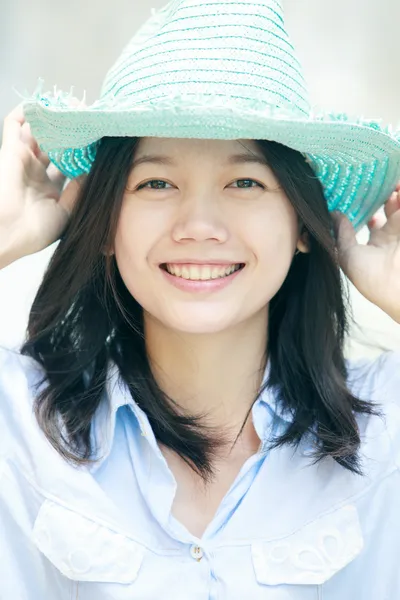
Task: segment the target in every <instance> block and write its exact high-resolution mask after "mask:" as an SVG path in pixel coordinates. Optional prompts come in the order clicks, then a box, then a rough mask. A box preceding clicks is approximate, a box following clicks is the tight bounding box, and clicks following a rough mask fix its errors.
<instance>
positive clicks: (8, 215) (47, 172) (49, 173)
mask: <svg viewBox="0 0 400 600" xmlns="http://www.w3.org/2000/svg"><path fill="white" fill-rule="evenodd" d="M80 179H81V178H78V179H74V180H72V181H70V182H69V183H68V185H67V186H66V188H65V189H64V191H63V186H64V183H65V180H66V178H65V176H64V175H63V174H62V173H61V172H60V171H59V170H58V169H57V168H56V167H55V166H54V165H53V164H50V160H49V158H48V156H47V154H45V153H44V152H42V151H41V150H40V148H39V146H38V144H37V142H36V140H35V139H34V137H33V136H32V134H31V131H30V127H29V124H28V123H26V122H25V118H24V114H23V109H22V105H19V106H17V107H16V108H15V109H14V110H13V111H12V112H11V113H10V114H9V115H8V116H7V117H6V118H5V120H4V129H3V141H2V146H1V148H0V252H1V253H7V254H8V255H9V256H10V257H11V258H10V259H9V260H8V261H7V260H6V263H9V262H12V261H13V260H16V259H18V258H22V257H23V256H26V255H28V254H34V253H35V252H39V251H40V250H43V249H44V248H47V247H48V246H50V244H52V243H53V242H55V241H57V240H58V239H60V237H61V235H62V233H63V231H64V230H65V228H66V226H67V223H68V221H69V217H70V214H71V211H72V209H73V206H74V203H75V200H76V196H77V193H78V191H79V186H80ZM3 262H4V261H3ZM0 266H4V264H3V265H0Z"/></svg>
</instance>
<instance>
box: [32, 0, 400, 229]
mask: <svg viewBox="0 0 400 600" xmlns="http://www.w3.org/2000/svg"><path fill="white" fill-rule="evenodd" d="M24 112H25V117H26V120H27V121H28V122H29V123H30V126H31V130H32V133H33V135H34V136H35V137H36V139H37V141H38V143H39V145H40V147H41V149H42V150H44V151H46V152H48V153H49V156H50V159H51V160H52V162H54V163H55V164H56V165H57V166H58V168H59V169H60V170H61V171H62V172H63V173H65V174H66V175H67V176H68V177H69V178H74V177H77V176H78V175H81V174H83V173H87V172H89V170H90V168H91V166H92V164H93V161H94V158H95V156H96V149H97V147H98V143H99V140H100V139H101V138H102V137H103V136H139V137H148V136H149V137H171V138H206V139H226V140H228V139H260V140H273V141H276V142H279V143H281V144H284V145H286V146H289V147H291V148H293V149H295V150H298V151H300V152H301V153H303V154H304V156H305V157H306V158H307V160H308V162H309V163H310V165H311V166H312V168H313V170H314V172H315V174H316V175H317V177H318V178H319V180H320V181H321V183H322V185H323V188H324V192H325V197H326V200H327V203H328V208H329V210H340V211H341V212H343V213H344V214H346V215H347V216H348V218H349V219H350V220H351V221H352V223H353V226H354V227H355V229H356V230H358V229H360V228H361V227H362V226H363V225H364V224H365V223H366V222H367V221H368V220H369V219H370V218H371V216H372V215H373V214H374V213H375V212H376V210H377V209H378V208H379V207H380V206H381V205H382V204H383V203H384V202H385V201H386V199H387V198H388V196H389V195H390V193H391V192H392V191H393V189H394V187H395V185H396V183H397V181H398V179H399V178H400V142H399V140H400V135H399V133H398V132H396V131H394V130H393V129H392V128H391V127H383V126H382V125H381V122H380V121H377V120H372V121H368V120H365V119H357V120H354V119H351V118H350V117H349V116H347V115H345V114H335V113H320V112H319V113H316V112H315V111H314V110H313V109H312V106H311V104H310V100H309V95H308V90H307V86H306V83H305V80H304V77H303V73H302V68H301V65H300V63H299V61H298V58H297V57H296V54H295V50H294V48H293V45H292V43H291V41H290V39H289V35H288V33H287V31H286V28H285V23H284V15H283V9H282V4H281V2H280V1H279V0H259V1H258V2H257V1H256V2H253V1H250V0H237V1H236V0H210V1H204V2H202V1H200V0H171V1H170V2H169V3H168V4H167V5H166V6H164V7H163V8H162V9H161V10H159V11H155V10H154V9H153V10H152V15H151V17H150V18H149V19H148V20H147V21H146V22H145V23H144V25H143V26H142V27H141V28H140V29H139V30H138V31H137V33H136V34H135V35H134V37H133V39H132V40H131V41H130V43H129V44H128V45H127V46H126V47H125V49H124V50H123V52H122V53H121V55H120V56H119V58H118V60H117V61H116V63H115V65H114V66H113V67H112V68H111V69H110V70H109V71H108V73H107V75H106V78H105V80H104V83H103V86H102V89H101V93H100V97H99V99H98V100H96V101H95V102H94V103H93V104H91V105H89V106H86V105H85V104H84V101H82V102H79V101H77V100H76V98H74V97H73V94H72V90H71V91H70V92H69V93H66V92H63V91H60V90H57V89H56V88H55V89H54V90H53V91H52V92H44V91H43V81H42V80H39V83H38V86H37V88H36V90H35V92H34V93H33V94H32V95H25V96H24Z"/></svg>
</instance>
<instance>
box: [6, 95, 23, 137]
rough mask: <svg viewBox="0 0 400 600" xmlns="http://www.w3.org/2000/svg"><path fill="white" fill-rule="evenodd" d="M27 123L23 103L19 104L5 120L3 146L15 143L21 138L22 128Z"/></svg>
mask: <svg viewBox="0 0 400 600" xmlns="http://www.w3.org/2000/svg"><path fill="white" fill-rule="evenodd" d="M24 123H25V116H24V111H23V109H22V103H21V104H18V106H16V107H15V108H14V109H13V110H12V111H11V112H10V113H9V114H8V115H7V116H6V118H5V119H4V126H3V136H2V144H3V145H7V144H10V143H11V144H12V143H15V142H16V141H17V140H19V139H20V137H21V127H22V126H23V124H24Z"/></svg>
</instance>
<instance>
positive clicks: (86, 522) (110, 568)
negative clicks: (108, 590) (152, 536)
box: [33, 500, 144, 584]
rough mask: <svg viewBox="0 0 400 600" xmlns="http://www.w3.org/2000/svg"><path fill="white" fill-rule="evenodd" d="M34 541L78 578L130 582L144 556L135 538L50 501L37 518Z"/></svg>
mask: <svg viewBox="0 0 400 600" xmlns="http://www.w3.org/2000/svg"><path fill="white" fill-rule="evenodd" d="M33 542H34V543H35V545H36V546H37V547H38V548H39V550H40V551H41V552H42V553H43V554H44V555H45V556H46V557H47V558H48V559H49V560H50V561H51V562H52V563H53V565H54V566H55V567H56V568H57V569H58V570H59V571H61V573H62V574H63V575H65V577H68V578H69V579H73V580H75V581H96V582H104V583H125V584H127V583H131V582H133V581H134V580H135V579H136V577H137V575H138V572H139V569H140V566H141V563H142V559H143V555H144V548H143V546H141V545H140V544H138V543H137V542H135V541H134V540H132V539H130V538H128V537H126V536H124V535H122V534H119V533H116V532H115V531H113V530H112V529H109V528H108V527H106V526H104V525H100V524H99V523H96V522H94V521H91V520H90V519H87V518H86V517H84V516H82V515H80V514H78V513H76V512H74V511H72V510H69V509H68V508H65V507H64V506H61V505H59V504H56V503H54V502H51V501H49V500H46V501H45V502H44V503H43V505H42V507H41V508H40V511H39V514H38V516H37V518H36V521H35V524H34V528H33Z"/></svg>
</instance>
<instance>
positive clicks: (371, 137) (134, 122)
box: [24, 100, 400, 231]
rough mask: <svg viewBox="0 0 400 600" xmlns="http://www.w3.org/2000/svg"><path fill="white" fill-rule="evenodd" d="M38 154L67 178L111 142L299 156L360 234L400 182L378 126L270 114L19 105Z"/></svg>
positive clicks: (399, 157)
mask: <svg viewBox="0 0 400 600" xmlns="http://www.w3.org/2000/svg"><path fill="white" fill-rule="evenodd" d="M24 113H25V118H26V120H27V121H28V122H29V124H30V127H31V131H32V134H33V135H34V137H35V138H36V140H37V141H38V143H39V146H40V148H41V149H42V150H43V151H45V152H47V153H48V154H49V157H50V159H51V161H52V162H53V163H54V164H55V165H56V166H57V167H58V168H59V169H60V170H61V171H62V172H63V173H64V174H65V175H66V176H67V177H69V178H74V177H77V176H78V175H81V174H84V173H87V172H89V170H90V168H91V165H92V164H93V161H94V158H95V155H96V148H97V145H98V141H99V140H100V139H101V138H102V137H104V136H110V137H118V136H122V137H163V138H199V139H226V140H231V139H256V140H257V139H258V140H269V141H275V142H278V143H281V144H283V145H285V146H288V147H290V148H293V149H294V150H297V151H299V152H301V153H302V154H304V155H305V156H306V157H307V159H308V161H309V163H310V165H311V166H312V168H313V170H314V172H315V173H316V175H317V177H318V179H319V180H320V181H321V184H322V186H323V188H324V192H325V197H326V200H327V203H328V208H329V210H339V211H341V212H342V213H344V214H346V216H347V217H348V218H349V219H350V221H351V222H352V224H353V226H354V228H355V229H356V231H358V230H359V229H360V228H361V227H362V226H363V225H365V224H366V223H367V221H368V220H369V219H370V218H371V217H372V215H373V214H374V213H375V212H376V211H377V210H378V209H379V208H380V207H381V206H382V204H383V203H384V202H386V200H387V199H388V197H389V196H390V194H391V192H392V191H393V190H394V188H395V186H396V184H397V182H398V180H399V179H400V142H399V139H398V137H397V134H394V133H393V132H392V131H391V130H390V128H383V127H382V126H381V125H380V123H379V122H377V121H366V120H359V121H357V122H355V121H352V120H351V119H349V117H347V116H346V115H344V114H342V113H341V114H334V113H330V114H319V115H313V114H311V115H310V116H309V117H306V118H291V117H289V116H287V115H286V114H282V113H281V112H276V111H274V109H273V108H268V109H264V110H263V111H262V110H258V109H257V110H247V111H246V110H243V109H242V108H240V109H239V108H236V110H235V109H232V108H228V107H227V106H223V105H219V106H217V105H215V104H213V105H212V110H210V107H209V106H207V105H205V104H204V103H203V104H202V105H198V104H196V103H193V104H192V103H189V102H188V103H186V104H185V103H182V104H181V105H179V108H177V106H176V104H175V105H172V106H165V105H164V106H163V104H162V103H159V104H154V105H151V106H149V105H146V106H144V105H143V104H142V105H137V106H135V107H133V108H132V107H131V108H130V109H126V110H118V109H117V108H115V109H110V108H101V106H99V105H97V106H96V107H95V108H93V107H90V106H89V107H87V108H76V107H75V108H72V109H68V108H55V107H53V106H44V105H43V103H42V102H40V101H37V100H36V101H26V102H25V103H24Z"/></svg>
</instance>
